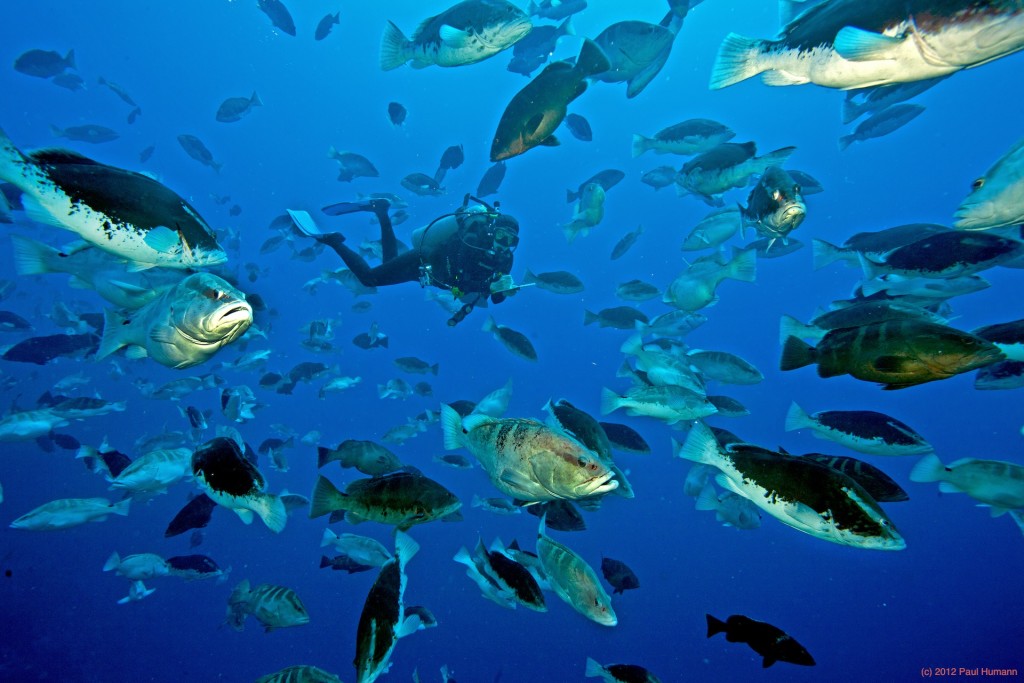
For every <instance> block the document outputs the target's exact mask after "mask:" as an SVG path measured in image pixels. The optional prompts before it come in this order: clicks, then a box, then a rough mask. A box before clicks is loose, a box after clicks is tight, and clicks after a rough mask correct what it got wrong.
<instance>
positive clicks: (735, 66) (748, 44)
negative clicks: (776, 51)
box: [708, 33, 765, 90]
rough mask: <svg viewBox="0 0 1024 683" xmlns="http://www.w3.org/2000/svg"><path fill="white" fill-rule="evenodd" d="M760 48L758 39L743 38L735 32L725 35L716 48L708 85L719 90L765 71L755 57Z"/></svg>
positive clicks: (760, 42)
mask: <svg viewBox="0 0 1024 683" xmlns="http://www.w3.org/2000/svg"><path fill="white" fill-rule="evenodd" d="M761 48H762V41H760V40H757V39H753V38H745V37H744V36H741V35H739V34H737V33H730V34H729V35H727V36H726V37H725V40H723V41H722V45H721V46H720V47H719V48H718V55H717V56H716V57H715V65H714V66H713V67H712V68H711V81H710V82H709V83H708V87H709V88H710V89H711V90H719V89H721V88H725V87H728V86H730V85H733V84H734V83H739V82H740V81H745V80H747V79H748V78H751V77H753V76H756V75H757V74H759V73H762V72H763V71H765V68H764V67H761V66H759V65H758V63H757V60H756V59H755V58H756V57H757V55H758V54H759V53H760V51H761Z"/></svg>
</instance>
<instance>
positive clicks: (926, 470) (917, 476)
mask: <svg viewBox="0 0 1024 683" xmlns="http://www.w3.org/2000/svg"><path fill="white" fill-rule="evenodd" d="M945 475H946V467H945V465H943V464H942V461H941V460H939V456H937V455H935V454H934V453H929V454H928V455H926V456H924V457H923V458H921V459H920V460H919V461H918V462H917V464H916V465H914V469H912V470H910V481H913V482H917V483H926V482H930V481H942V480H943V479H944V478H945Z"/></svg>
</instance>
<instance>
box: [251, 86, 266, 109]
mask: <svg viewBox="0 0 1024 683" xmlns="http://www.w3.org/2000/svg"><path fill="white" fill-rule="evenodd" d="M249 106H250V107H262V106H263V100H261V99H260V96H259V95H257V94H256V91H255V90H253V91H252V97H250V98H249Z"/></svg>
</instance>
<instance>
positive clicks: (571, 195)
mask: <svg viewBox="0 0 1024 683" xmlns="http://www.w3.org/2000/svg"><path fill="white" fill-rule="evenodd" d="M579 197H580V196H579V194H578V193H576V192H573V191H572V190H566V191H565V203H566V204H572V203H573V202H574V201H576V200H577V199H579Z"/></svg>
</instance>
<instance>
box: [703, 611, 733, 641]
mask: <svg viewBox="0 0 1024 683" xmlns="http://www.w3.org/2000/svg"><path fill="white" fill-rule="evenodd" d="M704 616H705V617H706V618H707V620H708V638H710V637H711V636H713V635H715V634H718V633H725V632H726V630H727V629H728V626H726V624H725V622H724V621H722V620H721V619H716V618H714V617H713V616H711V615H710V614H705V615H704Z"/></svg>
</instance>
